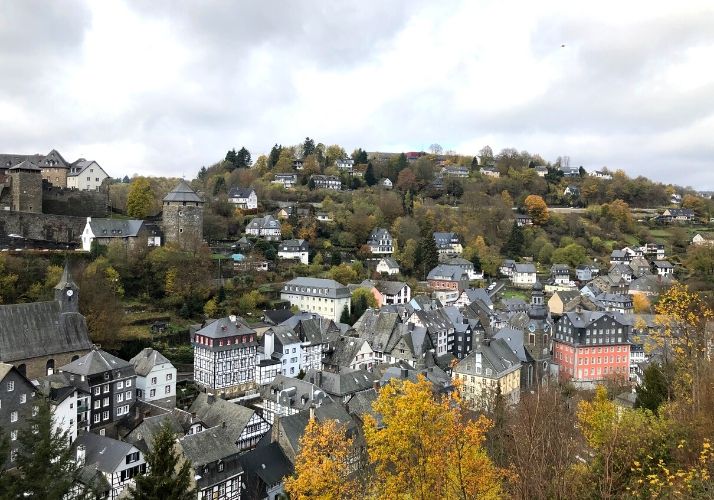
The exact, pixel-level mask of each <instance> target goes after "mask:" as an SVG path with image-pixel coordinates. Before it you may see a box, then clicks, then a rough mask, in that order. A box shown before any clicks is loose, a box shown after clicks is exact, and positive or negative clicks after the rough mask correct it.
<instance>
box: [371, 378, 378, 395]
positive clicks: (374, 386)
mask: <svg viewBox="0 0 714 500" xmlns="http://www.w3.org/2000/svg"><path fill="white" fill-rule="evenodd" d="M379 387H380V386H379V380H375V381H374V382H372V388H373V389H374V392H377V393H378V392H379Z"/></svg>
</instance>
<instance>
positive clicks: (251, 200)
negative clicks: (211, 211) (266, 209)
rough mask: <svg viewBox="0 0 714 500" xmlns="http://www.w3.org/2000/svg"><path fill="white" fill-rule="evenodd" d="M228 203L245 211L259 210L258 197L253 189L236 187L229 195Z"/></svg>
mask: <svg viewBox="0 0 714 500" xmlns="http://www.w3.org/2000/svg"><path fill="white" fill-rule="evenodd" d="M228 201H230V202H231V203H233V204H234V205H236V206H237V207H238V208H243V209H245V210H257V208H258V195H257V194H256V193H255V189H253V188H252V187H248V188H242V187H234V188H233V189H231V190H230V192H229V193H228Z"/></svg>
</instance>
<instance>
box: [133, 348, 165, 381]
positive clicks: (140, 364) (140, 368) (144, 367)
mask: <svg viewBox="0 0 714 500" xmlns="http://www.w3.org/2000/svg"><path fill="white" fill-rule="evenodd" d="M129 362H130V363H131V364H132V365H134V371H135V372H136V374H137V375H140V376H142V377H146V376H147V375H148V374H149V373H150V372H151V370H153V369H154V367H155V366H156V365H163V364H169V365H170V364H171V361H169V360H168V359H166V357H165V356H164V355H163V354H161V353H160V352H159V351H157V350H155V349H152V348H151V347H145V348H144V349H142V350H141V352H140V353H139V354H137V355H136V356H134V357H133V358H131V359H130V360H129ZM172 366H173V365H172Z"/></svg>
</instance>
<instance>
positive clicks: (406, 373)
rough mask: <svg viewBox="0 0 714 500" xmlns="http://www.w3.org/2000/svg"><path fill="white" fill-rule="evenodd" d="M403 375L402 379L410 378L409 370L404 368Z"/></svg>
mask: <svg viewBox="0 0 714 500" xmlns="http://www.w3.org/2000/svg"><path fill="white" fill-rule="evenodd" d="M401 375H402V378H409V370H407V369H406V368H402V369H401Z"/></svg>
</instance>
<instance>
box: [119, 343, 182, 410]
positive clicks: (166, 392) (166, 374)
mask: <svg viewBox="0 0 714 500" xmlns="http://www.w3.org/2000/svg"><path fill="white" fill-rule="evenodd" d="M129 362H130V363H131V364H132V365H134V371H135V372H136V397H137V398H138V399H140V400H142V401H148V402H151V403H154V404H157V405H159V406H163V407H165V408H173V407H175V406H176V374H177V373H176V368H175V367H174V365H172V364H171V361H169V360H168V359H166V358H165V357H164V356H163V355H162V354H161V353H160V352H159V351H157V350H154V349H151V348H150V347H147V348H145V349H142V350H141V352H140V353H139V354H137V355H136V356H134V357H133V358H131V360H130V361H129Z"/></svg>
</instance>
